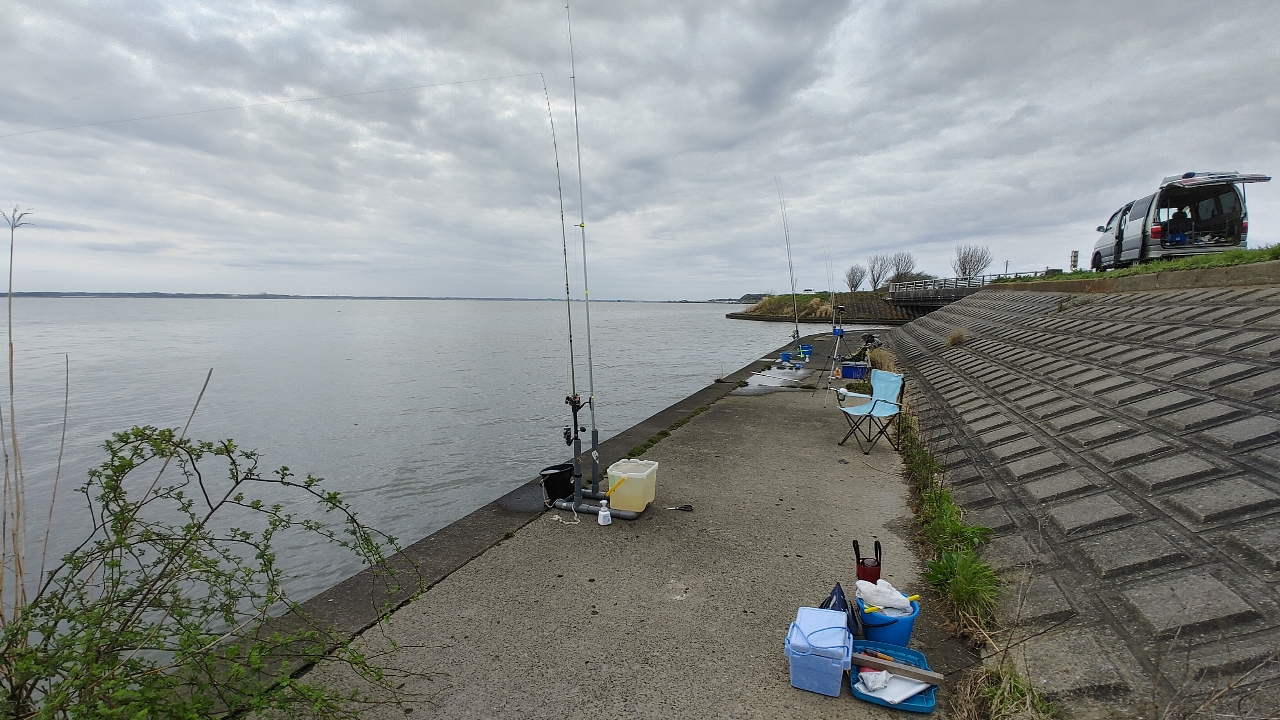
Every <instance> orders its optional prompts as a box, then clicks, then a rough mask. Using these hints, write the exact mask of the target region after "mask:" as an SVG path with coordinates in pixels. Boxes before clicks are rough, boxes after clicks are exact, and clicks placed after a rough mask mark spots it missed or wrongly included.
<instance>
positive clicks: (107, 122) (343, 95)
mask: <svg viewBox="0 0 1280 720" xmlns="http://www.w3.org/2000/svg"><path fill="white" fill-rule="evenodd" d="M540 74H541V73H536V72H531V73H521V74H519V75H497V76H494V77H485V78H473V79H470V80H452V81H450V82H441V83H430V84H427V85H407V86H405V87H398V88H387V89H385V90H363V91H361V92H352V93H341V94H338V95H317V96H315V97H305V98H294V99H293V100H272V101H271V102H261V103H252V104H249V105H236V106H234V107H222V108H207V109H205V110H188V111H186V112H179V113H168V114H165V115H147V116H144V117H135V118H124V119H121V120H102V121H100V122H91V123H84V124H82V125H65V126H62V127H53V128H41V129H39V130H24V131H23V132H17V133H9V134H8V135H0V140H3V139H5V138H13V137H21V136H23V135H35V134H38V133H47V132H59V131H62V130H79V129H81V128H90V127H101V126H103V125H119V124H121V123H131V122H141V121H143V120H165V119H168V118H176V117H186V116H189V115H207V114H209V113H218V112H228V111H231V110H251V109H253V108H260V107H271V106H274V105H290V104H293V103H303V102H315V101H316V100H335V99H339V98H349V97H362V96H365V95H380V94H383V93H393V92H403V91H405V90H426V89H429V88H438V87H447V86H449V85H466V84H468V83H478V82H493V81H496V80H511V79H513V78H523V77H533V76H535V75H540Z"/></svg>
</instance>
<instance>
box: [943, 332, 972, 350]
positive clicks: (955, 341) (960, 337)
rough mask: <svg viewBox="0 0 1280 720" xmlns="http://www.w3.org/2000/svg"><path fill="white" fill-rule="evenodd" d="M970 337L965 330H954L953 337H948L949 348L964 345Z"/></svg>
mask: <svg viewBox="0 0 1280 720" xmlns="http://www.w3.org/2000/svg"><path fill="white" fill-rule="evenodd" d="M968 337H969V334H968V333H967V332H965V331H964V330H959V329H957V330H952V331H951V335H949V336H948V337H947V347H956V346H957V345H962V344H964V341H965V340H966V339H967V338H968Z"/></svg>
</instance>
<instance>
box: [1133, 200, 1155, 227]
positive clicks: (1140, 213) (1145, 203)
mask: <svg viewBox="0 0 1280 720" xmlns="http://www.w3.org/2000/svg"><path fill="white" fill-rule="evenodd" d="M1155 199H1156V196H1155V195H1148V196H1146V197H1144V198H1142V199H1141V200H1138V201H1136V202H1134V203H1133V207H1132V208H1130V209H1129V222H1140V221H1141V220H1142V219H1143V218H1145V217H1146V216H1147V210H1149V209H1151V201H1152V200H1155Z"/></svg>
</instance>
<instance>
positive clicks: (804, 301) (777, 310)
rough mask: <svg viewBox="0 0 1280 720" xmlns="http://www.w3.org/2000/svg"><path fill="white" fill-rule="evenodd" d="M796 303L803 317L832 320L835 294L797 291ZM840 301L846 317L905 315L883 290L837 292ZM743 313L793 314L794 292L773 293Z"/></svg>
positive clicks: (889, 317)
mask: <svg viewBox="0 0 1280 720" xmlns="http://www.w3.org/2000/svg"><path fill="white" fill-rule="evenodd" d="M795 304H796V305H797V306H799V309H800V319H801V320H806V319H828V318H830V317H831V294H830V293H826V292H819V293H813V294H799V293H797V294H796V302H795ZM836 304H838V305H843V306H844V315H843V316H842V317H844V318H845V319H846V320H848V319H849V318H885V319H888V320H892V319H894V318H896V317H897V316H898V315H900V314H901V312H900V311H898V310H897V309H896V308H894V307H893V306H891V305H889V304H888V303H886V302H885V300H884V298H883V297H881V295H880V293H877V292H870V291H863V292H855V293H847V292H839V293H836ZM742 314H743V315H760V316H769V317H791V316H792V315H794V314H795V309H794V308H793V306H792V304H791V295H790V294H787V295H771V296H769V297H767V298H765V299H763V300H761V301H760V302H758V303H756V304H755V305H753V306H752V307H751V309H749V310H746V311H744V312H743V313H742Z"/></svg>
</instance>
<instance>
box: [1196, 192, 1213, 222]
mask: <svg viewBox="0 0 1280 720" xmlns="http://www.w3.org/2000/svg"><path fill="white" fill-rule="evenodd" d="M1217 210H1218V203H1217V201H1216V200H1215V199H1214V198H1211V197H1210V198H1205V199H1203V200H1201V201H1200V202H1198V203H1196V217H1197V219H1200V220H1210V219H1212V218H1213V217H1214V216H1215V215H1217V214H1218V212H1217Z"/></svg>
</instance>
